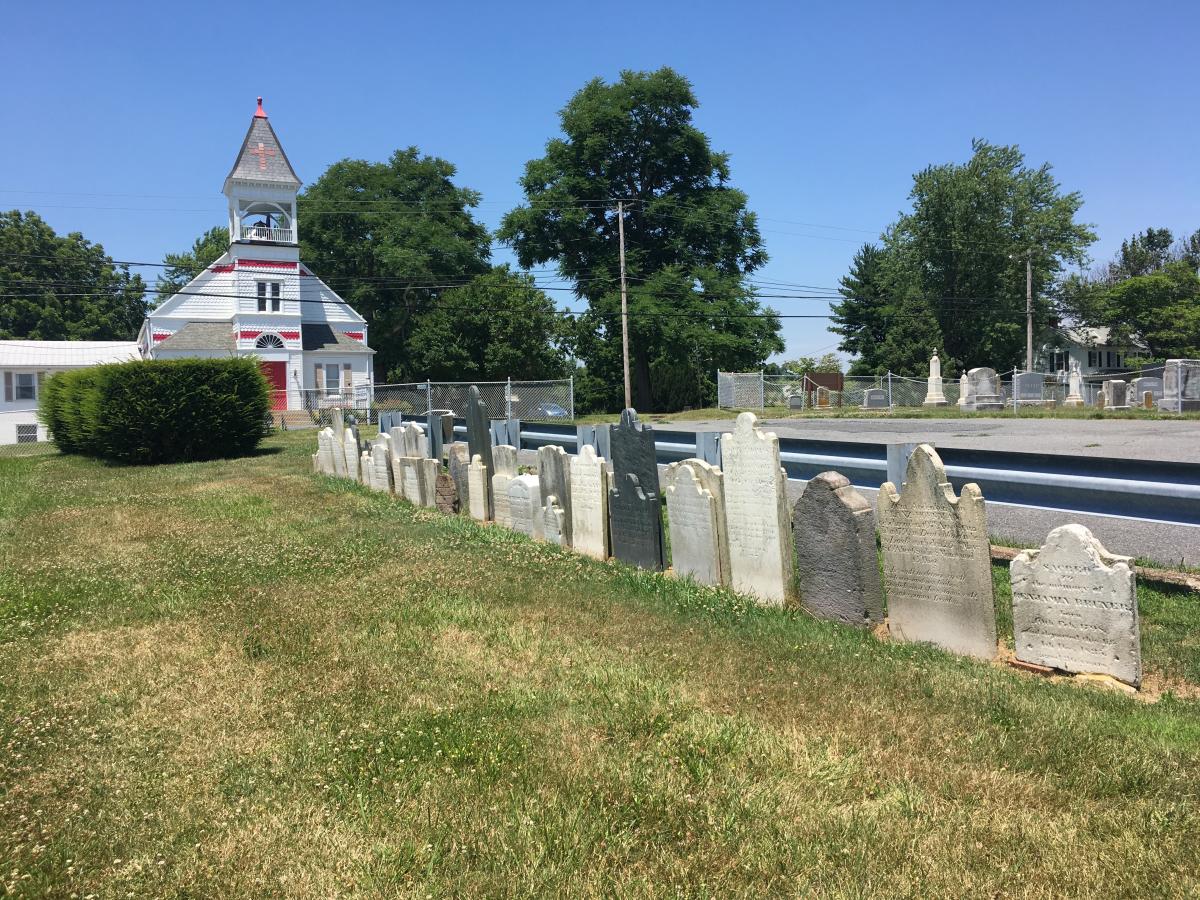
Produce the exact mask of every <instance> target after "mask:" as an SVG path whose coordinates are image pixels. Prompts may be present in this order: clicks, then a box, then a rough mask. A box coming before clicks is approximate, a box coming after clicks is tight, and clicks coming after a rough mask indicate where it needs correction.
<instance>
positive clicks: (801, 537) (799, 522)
mask: <svg viewBox="0 0 1200 900" xmlns="http://www.w3.org/2000/svg"><path fill="white" fill-rule="evenodd" d="M792 537H793V540H794V541H795V549H796V555H795V560H796V587H797V589H798V591H799V593H800V603H801V605H802V606H803V607H804V608H805V609H806V610H808V611H809V612H810V613H812V614H813V615H814V616H817V617H819V618H822V619H831V620H832V621H834V622H844V623H845V624H847V625H863V626H872V625H876V624H878V623H879V622H882V621H883V586H882V584H881V582H880V579H879V561H878V558H877V557H876V553H875V517H874V515H873V514H872V510H871V504H869V503H868V502H867V501H866V500H865V499H864V498H863V495H862V494H860V493H859V492H858V491H856V490H855V489H854V488H853V487H851V486H850V480H849V479H848V478H846V476H845V475H842V474H840V473H838V472H822V473H821V474H820V475H817V476H816V477H814V478H812V479H810V480H809V482H808V484H807V485H806V486H805V488H804V493H803V494H801V496H800V499H799V500H798V501H796V506H795V509H794V510H793V511H792Z"/></svg>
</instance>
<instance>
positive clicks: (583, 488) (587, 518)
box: [496, 444, 608, 559]
mask: <svg viewBox="0 0 1200 900" xmlns="http://www.w3.org/2000/svg"><path fill="white" fill-rule="evenodd" d="M496 449H497V450H499V448H498V447H497V448H496ZM571 539H572V541H573V544H572V546H574V548H575V549H576V550H578V551H579V552H580V553H584V554H586V555H588V556H591V557H594V558H595V559H607V558H608V467H607V466H606V465H605V464H604V459H603V458H602V457H599V456H597V455H596V448H595V447H593V446H592V445H591V444H584V445H582V446H581V447H580V448H579V453H578V454H576V455H575V456H572V457H571Z"/></svg>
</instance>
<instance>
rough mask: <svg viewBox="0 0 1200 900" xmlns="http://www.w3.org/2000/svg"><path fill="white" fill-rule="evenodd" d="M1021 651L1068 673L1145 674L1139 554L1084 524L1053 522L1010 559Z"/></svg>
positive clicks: (1133, 678)
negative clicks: (1108, 543)
mask: <svg viewBox="0 0 1200 900" xmlns="http://www.w3.org/2000/svg"><path fill="white" fill-rule="evenodd" d="M1010 571H1011V577H1012V599H1013V607H1012V608H1013V644H1014V645H1015V648H1016V657H1017V659H1019V660H1023V661H1025V662H1030V663H1034V664H1035V665H1039V666H1050V667H1052V668H1055V669H1062V670H1063V671H1066V672H1086V673H1093V674H1096V673H1098V674H1104V675H1111V676H1112V677H1113V678H1116V679H1118V680H1119V681H1124V682H1125V683H1127V684H1131V685H1133V686H1134V687H1137V686H1138V685H1140V684H1141V681H1142V654H1141V641H1140V638H1139V632H1138V608H1137V589H1136V586H1135V581H1134V570H1133V560H1132V559H1131V558H1130V557H1128V556H1114V555H1112V554H1110V553H1109V552H1108V551H1107V550H1105V549H1104V547H1103V546H1102V545H1101V544H1100V542H1099V541H1098V540H1096V538H1095V537H1093V536H1092V533H1091V532H1090V531H1089V530H1088V529H1086V528H1084V527H1083V526H1082V525H1063V526H1061V527H1059V528H1055V529H1054V530H1053V531H1051V532H1050V534H1049V535H1048V536H1047V538H1046V543H1045V544H1043V545H1042V547H1041V549H1040V550H1024V551H1022V552H1021V553H1020V554H1019V555H1018V556H1017V557H1016V558H1015V559H1014V560H1013V561H1012V563H1011V564H1010Z"/></svg>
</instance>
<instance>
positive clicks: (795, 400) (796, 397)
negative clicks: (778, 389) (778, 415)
mask: <svg viewBox="0 0 1200 900" xmlns="http://www.w3.org/2000/svg"><path fill="white" fill-rule="evenodd" d="M787 405H788V409H804V392H803V391H800V392H799V393H796V394H789V395H788V403H787Z"/></svg>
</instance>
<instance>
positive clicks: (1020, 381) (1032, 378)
mask: <svg viewBox="0 0 1200 900" xmlns="http://www.w3.org/2000/svg"><path fill="white" fill-rule="evenodd" d="M1045 383H1046V376H1045V375H1043V374H1042V373H1041V372H1017V373H1016V374H1015V375H1013V396H1015V397H1016V398H1017V402H1018V403H1023V402H1029V403H1032V402H1035V401H1037V402H1041V399H1042V387H1043V385H1044V384H1045Z"/></svg>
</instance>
